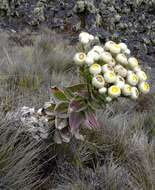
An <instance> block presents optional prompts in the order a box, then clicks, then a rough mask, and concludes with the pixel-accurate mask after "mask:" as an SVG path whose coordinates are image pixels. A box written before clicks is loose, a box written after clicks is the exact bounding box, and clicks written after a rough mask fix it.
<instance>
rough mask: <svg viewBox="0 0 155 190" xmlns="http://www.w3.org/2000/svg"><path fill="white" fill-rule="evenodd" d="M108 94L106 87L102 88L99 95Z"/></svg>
mask: <svg viewBox="0 0 155 190" xmlns="http://www.w3.org/2000/svg"><path fill="white" fill-rule="evenodd" d="M106 92H107V88H106V87H102V88H100V89H99V93H100V94H105V93H106Z"/></svg>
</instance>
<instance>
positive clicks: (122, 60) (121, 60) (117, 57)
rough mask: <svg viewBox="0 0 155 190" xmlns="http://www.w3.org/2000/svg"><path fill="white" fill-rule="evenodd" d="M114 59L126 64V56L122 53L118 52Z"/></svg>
mask: <svg viewBox="0 0 155 190" xmlns="http://www.w3.org/2000/svg"><path fill="white" fill-rule="evenodd" d="M116 60H117V61H118V62H119V63H121V64H122V65H127V64H128V59H127V57H126V56H125V55H124V54H122V53H120V54H118V55H117V56H116Z"/></svg>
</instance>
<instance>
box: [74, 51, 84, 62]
mask: <svg viewBox="0 0 155 190" xmlns="http://www.w3.org/2000/svg"><path fill="white" fill-rule="evenodd" d="M85 60H86V54H85V53H83V52H80V53H76V54H75V56H74V62H75V63H76V64H77V65H82V64H83V63H84V62H85Z"/></svg>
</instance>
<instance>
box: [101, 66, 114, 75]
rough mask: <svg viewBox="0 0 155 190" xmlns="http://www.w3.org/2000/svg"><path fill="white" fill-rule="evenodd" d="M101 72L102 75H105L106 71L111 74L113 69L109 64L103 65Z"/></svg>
mask: <svg viewBox="0 0 155 190" xmlns="http://www.w3.org/2000/svg"><path fill="white" fill-rule="evenodd" d="M102 71H103V72H104V73H105V72H108V71H110V72H113V71H114V69H113V67H112V66H110V65H109V64H105V65H103V66H102Z"/></svg>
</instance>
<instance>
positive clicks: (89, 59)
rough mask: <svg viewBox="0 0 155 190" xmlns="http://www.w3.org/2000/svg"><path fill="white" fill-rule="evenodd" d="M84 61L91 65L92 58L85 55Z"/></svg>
mask: <svg viewBox="0 0 155 190" xmlns="http://www.w3.org/2000/svg"><path fill="white" fill-rule="evenodd" d="M85 62H86V64H87V65H88V66H90V65H92V64H93V63H94V59H93V57H91V56H87V57H86V59H85Z"/></svg>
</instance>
